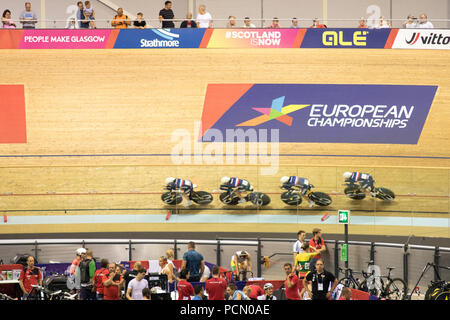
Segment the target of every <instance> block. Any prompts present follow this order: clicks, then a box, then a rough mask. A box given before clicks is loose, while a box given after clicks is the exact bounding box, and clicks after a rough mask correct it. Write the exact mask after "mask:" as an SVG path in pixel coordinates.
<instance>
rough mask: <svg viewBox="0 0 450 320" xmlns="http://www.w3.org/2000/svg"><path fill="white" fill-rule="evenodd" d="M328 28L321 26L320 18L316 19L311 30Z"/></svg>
mask: <svg viewBox="0 0 450 320" xmlns="http://www.w3.org/2000/svg"><path fill="white" fill-rule="evenodd" d="M326 27H327V26H326V25H324V24H320V22H319V19H318V18H314V20H313V24H312V26H311V27H310V28H326Z"/></svg>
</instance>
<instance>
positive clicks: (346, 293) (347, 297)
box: [339, 288, 353, 300]
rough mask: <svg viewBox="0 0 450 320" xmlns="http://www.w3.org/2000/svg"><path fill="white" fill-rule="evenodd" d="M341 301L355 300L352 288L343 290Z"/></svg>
mask: <svg viewBox="0 0 450 320" xmlns="http://www.w3.org/2000/svg"><path fill="white" fill-rule="evenodd" d="M339 300H353V299H352V289H350V288H342V292H341V296H340V297H339Z"/></svg>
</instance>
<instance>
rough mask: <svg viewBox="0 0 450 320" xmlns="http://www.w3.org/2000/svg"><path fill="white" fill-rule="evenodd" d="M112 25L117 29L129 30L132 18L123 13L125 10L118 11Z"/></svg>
mask: <svg viewBox="0 0 450 320" xmlns="http://www.w3.org/2000/svg"><path fill="white" fill-rule="evenodd" d="M111 25H112V26H113V27H114V28H116V29H127V28H128V26H129V25H131V21H130V18H128V16H127V15H126V14H124V13H123V9H122V8H119V9H117V14H116V15H115V16H114V18H113V21H112V22H111Z"/></svg>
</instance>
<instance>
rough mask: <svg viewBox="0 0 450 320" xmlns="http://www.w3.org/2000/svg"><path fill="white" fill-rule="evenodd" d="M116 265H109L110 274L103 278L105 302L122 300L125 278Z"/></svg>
mask: <svg viewBox="0 0 450 320" xmlns="http://www.w3.org/2000/svg"><path fill="white" fill-rule="evenodd" d="M116 267H118V266H117V265H116V264H115V263H110V264H109V265H108V271H109V273H108V274H104V275H103V277H102V282H103V299H104V300H120V287H121V286H122V283H123V277H122V275H121V274H120V270H118V268H116Z"/></svg>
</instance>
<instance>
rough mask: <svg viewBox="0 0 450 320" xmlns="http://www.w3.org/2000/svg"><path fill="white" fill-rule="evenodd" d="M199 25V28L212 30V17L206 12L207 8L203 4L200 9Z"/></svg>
mask: <svg viewBox="0 0 450 320" xmlns="http://www.w3.org/2000/svg"><path fill="white" fill-rule="evenodd" d="M198 12H199V13H198V15H197V25H198V27H199V28H212V16H211V14H210V13H209V12H206V6H205V5H203V4H201V5H200V6H199V7H198Z"/></svg>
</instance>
